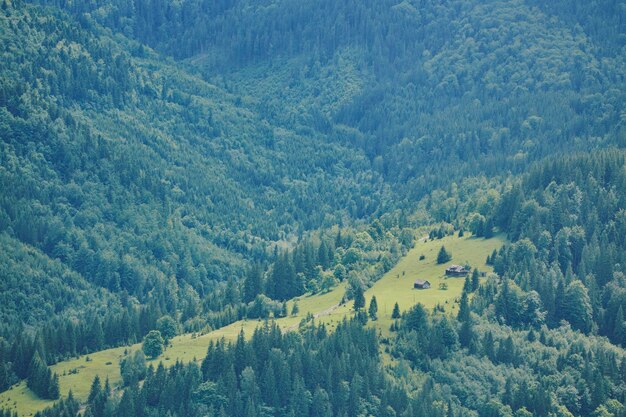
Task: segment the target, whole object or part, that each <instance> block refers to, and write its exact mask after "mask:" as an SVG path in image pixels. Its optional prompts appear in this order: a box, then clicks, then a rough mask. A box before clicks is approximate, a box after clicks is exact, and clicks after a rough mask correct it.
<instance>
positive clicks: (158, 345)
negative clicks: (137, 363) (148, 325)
mask: <svg viewBox="0 0 626 417" xmlns="http://www.w3.org/2000/svg"><path fill="white" fill-rule="evenodd" d="M163 344H164V341H163V337H162V336H161V332H160V331H158V330H151V331H150V333H148V334H147V335H146V337H145V338H144V339H143V353H145V354H146V356H148V357H149V358H156V357H157V356H159V355H160V354H161V353H163Z"/></svg>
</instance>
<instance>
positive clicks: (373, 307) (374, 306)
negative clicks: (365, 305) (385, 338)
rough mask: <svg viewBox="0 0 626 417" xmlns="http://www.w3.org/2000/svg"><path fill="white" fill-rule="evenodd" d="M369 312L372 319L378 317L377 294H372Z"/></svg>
mask: <svg viewBox="0 0 626 417" xmlns="http://www.w3.org/2000/svg"><path fill="white" fill-rule="evenodd" d="M367 312H368V314H369V315H370V318H371V319H372V320H376V319H377V318H378V302H377V301H376V296H375V295H373V296H372V300H371V301H370V307H369V309H368V311H367Z"/></svg>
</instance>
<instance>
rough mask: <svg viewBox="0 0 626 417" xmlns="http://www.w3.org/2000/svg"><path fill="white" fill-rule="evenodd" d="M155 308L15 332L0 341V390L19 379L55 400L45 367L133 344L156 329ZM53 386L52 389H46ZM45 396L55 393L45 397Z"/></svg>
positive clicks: (157, 315)
mask: <svg viewBox="0 0 626 417" xmlns="http://www.w3.org/2000/svg"><path fill="white" fill-rule="evenodd" d="M161 316H162V313H161V312H160V310H159V308H158V306H155V305H153V304H150V305H148V306H146V307H134V306H130V307H128V308H126V309H121V310H119V311H115V310H113V311H111V312H109V313H107V314H106V315H104V316H100V315H98V314H95V313H94V312H91V313H89V312H86V315H85V317H86V319H85V320H83V321H76V320H74V319H70V318H57V319H53V320H51V321H49V322H47V323H44V324H43V325H42V326H41V328H40V329H39V330H36V331H29V330H27V329H25V328H15V329H14V330H13V331H12V337H11V338H10V339H4V338H0V390H5V389H7V388H8V387H9V386H11V385H12V384H14V383H15V382H17V381H18V380H20V379H26V380H27V381H28V384H29V387H32V388H33V391H34V392H35V393H36V394H37V395H39V396H40V397H42V398H51V396H52V397H53V398H56V397H58V380H57V381H56V384H55V383H54V381H53V380H54V379H55V378H54V376H53V375H51V374H49V373H50V371H49V370H48V368H47V365H52V364H55V363H57V362H59V361H61V360H65V359H68V358H71V357H76V356H78V355H83V354H87V353H90V352H95V351H99V350H103V349H107V348H110V347H116V346H122V345H127V344H133V343H136V342H138V341H140V340H141V339H142V338H143V336H144V335H145V334H147V333H148V332H149V331H150V330H153V329H155V328H157V321H158V319H159V318H160V317H161ZM54 385H56V388H50V390H49V389H48V387H49V386H54ZM49 392H56V397H54V396H53V395H54V394H49Z"/></svg>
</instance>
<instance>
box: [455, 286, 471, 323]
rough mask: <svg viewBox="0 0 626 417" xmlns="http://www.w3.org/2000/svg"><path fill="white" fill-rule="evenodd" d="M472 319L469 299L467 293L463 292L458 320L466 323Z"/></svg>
mask: <svg viewBox="0 0 626 417" xmlns="http://www.w3.org/2000/svg"><path fill="white" fill-rule="evenodd" d="M469 319H470V308H469V299H468V296H467V291H463V294H461V302H460V304H459V313H458V315H457V320H459V321H460V322H465V321H468V320H469Z"/></svg>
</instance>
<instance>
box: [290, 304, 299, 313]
mask: <svg viewBox="0 0 626 417" xmlns="http://www.w3.org/2000/svg"><path fill="white" fill-rule="evenodd" d="M299 312H300V307H299V306H298V302H297V301H294V303H293V307H291V315H292V316H297V315H298V313H299Z"/></svg>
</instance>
